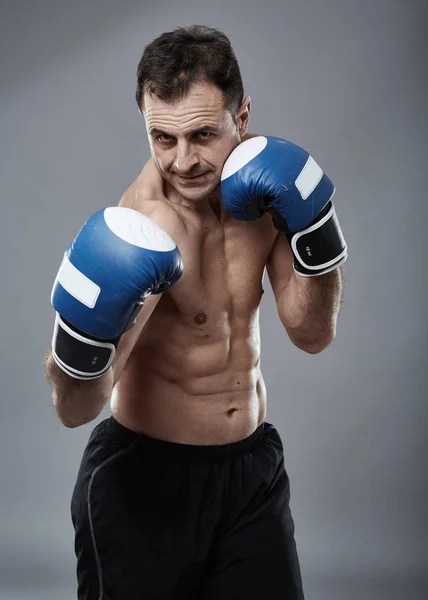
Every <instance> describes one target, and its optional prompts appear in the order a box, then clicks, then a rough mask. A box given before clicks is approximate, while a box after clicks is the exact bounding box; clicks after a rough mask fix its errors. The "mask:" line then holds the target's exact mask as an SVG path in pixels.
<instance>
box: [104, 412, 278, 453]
mask: <svg viewBox="0 0 428 600" xmlns="http://www.w3.org/2000/svg"><path fill="white" fill-rule="evenodd" d="M266 427H272V426H271V425H270V424H269V423H266V422H263V423H261V424H260V425H259V426H258V427H257V429H256V430H255V431H254V432H253V433H252V434H251V435H249V436H248V437H246V438H244V439H242V440H238V441H237V442H232V443H230V444H219V445H207V446H200V445H194V444H179V443H176V442H168V441H165V440H160V439H157V438H152V437H150V436H148V435H145V434H144V433H137V432H135V431H132V430H131V429H128V428H127V427H125V426H124V425H122V424H121V423H119V422H118V421H116V419H115V418H114V417H113V416H111V417H110V418H109V419H107V431H108V433H109V435H111V436H113V437H114V438H115V439H119V440H120V441H123V442H124V443H131V442H133V441H135V439H136V438H139V440H138V446H139V447H141V448H145V449H146V450H150V451H154V452H156V454H159V455H164V456H167V457H168V458H169V459H174V458H175V459H184V460H195V459H202V460H215V461H218V460H226V459H227V458H231V457H236V456H238V455H239V454H244V453H245V452H247V451H248V450H249V449H250V448H252V447H253V446H254V445H256V444H257V443H258V442H259V441H260V440H261V439H262V438H263V435H264V432H265V428H266Z"/></svg>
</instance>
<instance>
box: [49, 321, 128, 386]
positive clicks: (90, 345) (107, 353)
mask: <svg viewBox="0 0 428 600" xmlns="http://www.w3.org/2000/svg"><path fill="white" fill-rule="evenodd" d="M119 339H120V338H117V339H116V340H111V341H101V340H96V339H94V338H91V337H90V336H87V335H84V334H83V333H82V332H79V331H77V330H76V329H75V328H74V327H73V326H72V325H71V323H68V322H67V321H66V320H65V319H63V318H62V317H61V315H59V314H58V313H56V317H55V326H54V332H53V337H52V356H53V358H54V360H55V362H56V364H57V365H58V366H59V367H60V368H61V369H62V370H63V371H65V373H67V374H68V375H70V376H71V377H74V378H75V379H96V378H97V377H101V375H103V374H104V373H105V372H106V371H107V370H108V369H109V368H110V366H111V364H112V362H113V358H114V355H115V352H116V346H117V344H118V342H119Z"/></svg>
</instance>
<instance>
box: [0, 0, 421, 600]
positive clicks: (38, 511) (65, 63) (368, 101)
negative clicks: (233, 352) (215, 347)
mask: <svg viewBox="0 0 428 600" xmlns="http://www.w3.org/2000/svg"><path fill="white" fill-rule="evenodd" d="M426 13H427V11H426V3H424V2H423V1H420V2H418V1H406V0H400V1H399V0H358V1H357V0H356V1H355V2H350V1H344V0H325V1H322V0H305V1H297V0H294V1H292V0H283V1H281V0H263V1H262V2H260V3H259V2H255V1H254V0H238V1H236V2H231V1H230V0H216V1H215V2H214V1H213V2H211V3H208V2H207V1H205V2H201V0H158V1H157V2H156V3H154V2H153V3H149V2H143V1H137V0H122V1H121V2H119V1H116V2H115V1H114V0H91V1H89V2H85V1H84V0H74V2H62V1H58V0H39V1H38V2H30V0H19V1H17V0H3V1H2V3H1V15H0V50H1V60H2V66H1V69H2V71H1V77H0V87H1V93H0V101H1V140H2V144H1V157H0V181H1V188H2V194H1V198H2V200H1V202H2V205H1V206H2V218H1V220H0V227H1V235H0V242H1V252H0V256H1V261H2V272H1V282H2V283H1V307H2V310H1V332H2V335H1V349H2V351H1V358H2V360H1V366H0V373H1V375H2V389H3V392H2V419H1V435H0V444H1V452H0V461H1V471H0V482H1V494H0V511H1V512H0V524H1V527H0V582H1V583H0V598H1V599H2V600H3V599H7V600H9V599H10V598H15V599H16V598H20V599H24V598H25V599H27V598H32V599H34V598H36V597H40V598H43V599H44V600H46V599H47V598H49V599H50V598H52V599H53V598H55V599H59V598H61V600H69V599H71V598H75V597H76V592H75V557H74V551H73V530H72V525H71V520H70V515H69V504H70V497H71V491H72V487H73V485H74V480H75V477H76V474H77V469H78V465H79V462H80V459H81V455H82V452H83V448H84V446H85V444H86V442H87V439H88V436H89V434H90V431H91V430H92V429H93V427H94V426H95V424H96V423H97V422H98V421H99V420H100V419H102V418H105V417H106V416H108V414H109V411H108V407H107V408H106V409H105V410H104V411H103V413H102V415H100V417H99V419H97V421H96V422H92V423H90V424H88V425H86V426H83V427H81V428H78V429H74V430H68V429H66V428H64V427H63V426H62V425H61V424H60V422H59V421H58V419H57V417H56V415H55V413H54V409H53V408H52V405H51V398H50V393H49V389H48V385H47V383H46V382H45V381H44V379H43V373H42V358H43V354H44V352H45V350H46V348H47V347H48V345H49V343H50V337H51V332H52V325H53V318H54V313H53V309H52V308H51V306H50V302H49V299H50V291H51V286H52V282H53V279H54V277H55V274H56V271H57V268H58V265H59V262H60V260H61V257H62V254H63V251H64V249H65V246H66V245H67V244H68V243H69V242H70V241H71V239H72V238H73V237H74V235H75V234H76V232H77V231H78V229H79V228H80V226H81V224H82V223H83V222H84V220H86V218H88V217H89V216H90V214H92V213H93V212H94V211H95V210H97V209H99V208H101V207H103V206H107V205H112V204H113V205H114V204H116V203H117V202H118V200H119V198H120V196H121V194H122V192H123V191H124V189H125V188H126V187H127V186H128V185H129V184H130V183H131V181H132V180H133V179H134V178H135V176H136V175H137V174H138V172H139V170H140V168H141V167H142V165H143V164H144V162H145V161H146V159H147V158H148V156H149V150H148V144H147V140H146V134H145V128H144V123H143V120H142V118H141V117H140V116H139V115H138V113H137V107H136V105H135V103H134V87H135V72H136V66H137V63H138V60H139V58H140V55H141V52H142V50H143V47H144V46H145V45H146V44H147V43H149V42H150V41H151V40H152V39H153V38H154V37H156V36H157V35H158V34H160V33H161V32H163V31H168V30H170V29H172V28H173V27H175V26H177V25H186V24H192V23H201V24H206V25H210V26H214V27H218V28H220V29H222V30H223V31H224V32H225V33H226V34H228V35H229V36H230V38H231V41H232V44H233V46H234V48H235V51H236V54H237V56H238V60H239V61H240V65H241V69H242V75H243V79H244V85H245V92H246V93H247V94H250V95H251V97H252V119H251V126H250V131H253V132H258V133H264V134H270V135H278V136H282V137H285V138H287V139H289V140H291V141H293V142H295V143H297V144H299V145H302V146H304V147H305V148H307V149H308V150H309V151H310V152H311V153H312V154H313V155H314V156H315V157H316V160H317V161H318V162H319V163H320V164H321V166H322V167H323V168H324V169H325V170H326V172H327V173H328V174H329V175H330V176H331V177H332V179H333V180H334V182H335V184H336V187H337V192H336V207H337V212H338V215H339V218H340V221H341V224H342V228H343V231H344V234H345V236H346V240H347V242H348V246H349V259H348V261H347V263H346V264H345V267H344V272H345V277H346V281H347V285H346V292H345V302H344V308H343V311H342V313H341V315H340V317H339V324H338V330H337V338H336V340H335V341H334V343H333V344H332V345H331V346H330V347H329V348H328V349H327V350H326V351H324V352H323V353H322V354H320V355H314V356H311V355H308V354H305V353H303V352H302V351H300V350H298V349H297V348H295V347H294V346H293V345H292V344H291V342H290V341H289V340H288V337H287V335H286V333H285V331H284V330H283V329H282V328H281V326H280V322H279V320H278V317H277V314H276V309H275V305H274V301H273V296H272V293H271V290H270V287H269V284H268V282H267V279H266V294H265V296H264V298H263V303H262V306H261V327H262V343H263V350H262V367H263V371H264V375H265V378H266V384H267V389H268V420H269V421H271V422H273V423H274V424H275V425H276V426H277V428H278V429H279V431H280V433H281V435H282V437H283V441H284V447H285V455H286V467H287V470H288V472H289V475H290V478H291V493H292V499H291V507H292V511H293V514H294V519H295V523H296V540H297V545H298V550H299V555H300V562H301V568H302V573H303V580H304V585H305V590H306V596H307V599H309V600H320V599H322V600H324V599H327V598H328V599H329V600H331V599H335V598H337V599H339V598H340V599H341V600H350V599H352V600H354V599H356V598H364V600H371V599H372V598H376V599H380V598H382V599H383V598H385V599H386V598H388V600H391V599H395V598H405V599H406V600H408V599H416V598H422V597H423V589H424V585H425V593H427V585H426V584H427V581H425V584H424V580H423V578H424V576H425V575H426V573H427V567H428V553H427V517H426V506H427V487H428V486H427V476H426V469H425V464H424V463H425V456H424V454H425V453H426V451H427V444H426V432H427V408H426V402H427V393H426V390H427V375H426V367H427V319H426V316H425V310H424V309H425V306H424V302H425V297H424V292H426V279H425V271H426V248H425V246H424V238H423V229H424V228H425V227H426V220H427V208H426V206H427V199H426V187H427V186H426V166H425V165H426V155H425V154H424V149H425V143H424V142H425V138H426V134H427V129H428V128H427V115H426V105H427V95H426V84H425V81H424V77H425V75H426V73H424V68H425V69H426V62H425V56H424V54H425V51H426V44H425V41H424V34H425V28H426V21H427V14H426ZM424 169H425V171H424ZM424 507H425V508H424ZM425 597H426V596H425Z"/></svg>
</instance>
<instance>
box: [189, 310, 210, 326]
mask: <svg viewBox="0 0 428 600" xmlns="http://www.w3.org/2000/svg"><path fill="white" fill-rule="evenodd" d="M207 319H208V317H207V315H206V314H205V313H204V312H201V313H199V314H198V315H196V317H195V318H194V319H193V320H194V321H195V323H196V324H197V325H203V324H204V323H206V321H207Z"/></svg>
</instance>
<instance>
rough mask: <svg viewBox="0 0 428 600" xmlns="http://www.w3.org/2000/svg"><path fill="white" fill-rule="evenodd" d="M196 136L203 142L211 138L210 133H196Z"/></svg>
mask: <svg viewBox="0 0 428 600" xmlns="http://www.w3.org/2000/svg"><path fill="white" fill-rule="evenodd" d="M198 136H199V137H200V138H202V139H203V140H207V139H208V138H209V137H211V136H212V133H211V132H210V131H198Z"/></svg>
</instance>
